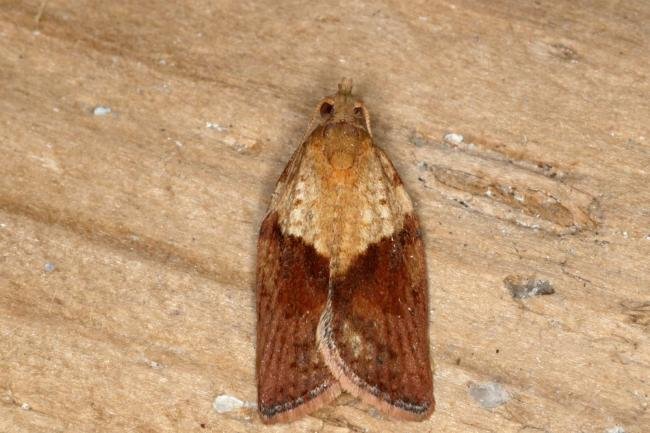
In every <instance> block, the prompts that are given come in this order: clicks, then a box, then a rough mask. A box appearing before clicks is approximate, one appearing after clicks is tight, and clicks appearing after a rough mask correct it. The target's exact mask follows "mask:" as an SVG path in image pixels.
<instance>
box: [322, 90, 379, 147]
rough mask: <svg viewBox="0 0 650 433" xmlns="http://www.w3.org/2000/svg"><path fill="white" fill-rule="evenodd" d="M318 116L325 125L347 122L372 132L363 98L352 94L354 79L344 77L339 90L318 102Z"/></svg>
mask: <svg viewBox="0 0 650 433" xmlns="http://www.w3.org/2000/svg"><path fill="white" fill-rule="evenodd" d="M317 116H318V117H319V119H320V121H319V123H320V124H321V125H322V126H323V127H327V126H328V125H332V126H333V125H336V124H341V123H344V124H347V126H352V127H355V128H358V129H362V130H364V131H365V132H366V133H368V135H371V133H370V115H369V114H368V110H367V109H366V106H365V105H364V103H363V101H362V100H361V99H357V98H355V97H354V96H353V95H352V80H351V79H349V78H344V79H343V80H342V81H341V82H340V83H339V91H338V92H337V93H336V94H335V95H332V96H328V97H326V98H324V99H323V100H322V101H320V103H319V104H318V108H317Z"/></svg>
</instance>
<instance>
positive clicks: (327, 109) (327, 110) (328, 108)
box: [320, 102, 334, 118]
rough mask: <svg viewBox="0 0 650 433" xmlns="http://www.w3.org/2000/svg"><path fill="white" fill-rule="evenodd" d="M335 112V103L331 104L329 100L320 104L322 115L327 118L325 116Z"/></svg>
mask: <svg viewBox="0 0 650 433" xmlns="http://www.w3.org/2000/svg"><path fill="white" fill-rule="evenodd" d="M333 114H334V105H332V104H330V103H329V102H323V103H322V104H321V106H320V116H321V117H323V118H325V117H330V116H331V115H333Z"/></svg>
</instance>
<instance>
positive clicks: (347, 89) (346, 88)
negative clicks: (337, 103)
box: [339, 77, 352, 95]
mask: <svg viewBox="0 0 650 433" xmlns="http://www.w3.org/2000/svg"><path fill="white" fill-rule="evenodd" d="M351 94H352V79H351V78H345V77H344V78H343V79H342V80H341V82H340V83H339V95H351Z"/></svg>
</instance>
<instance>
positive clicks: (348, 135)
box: [323, 122, 366, 170]
mask: <svg viewBox="0 0 650 433" xmlns="http://www.w3.org/2000/svg"><path fill="white" fill-rule="evenodd" d="M364 132H365V131H363V130H361V129H359V128H358V127H356V126H354V125H351V124H349V123H346V122H340V123H331V124H328V125H326V126H325V130H324V134H323V138H324V140H323V141H324V142H323V144H324V150H325V156H326V157H327V160H328V161H329V163H330V164H331V166H332V168H334V169H336V170H346V169H349V168H350V167H352V166H353V165H354V163H355V161H356V159H357V156H358V155H359V154H360V153H361V152H363V151H364V150H365V147H366V142H365V138H366V137H365V134H364Z"/></svg>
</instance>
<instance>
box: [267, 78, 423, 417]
mask: <svg viewBox="0 0 650 433" xmlns="http://www.w3.org/2000/svg"><path fill="white" fill-rule="evenodd" d="M351 90H352V82H351V81H350V80H347V79H344V80H343V81H342V82H341V83H340V84H339V90H338V93H336V94H335V95H333V96H329V97H326V98H324V99H323V100H322V101H321V102H320V103H319V104H318V107H317V110H316V114H315V115H314V118H313V120H312V123H311V125H310V128H309V133H308V135H307V138H306V139H305V140H304V142H303V143H302V145H301V146H300V147H299V148H298V150H296V152H295V153H294V155H293V156H292V158H291V161H289V163H288V164H287V166H286V168H285V169H284V172H283V173H282V175H281V176H280V179H279V180H278V184H277V187H276V189H275V193H274V194H273V198H272V200H271V205H270V208H269V211H268V214H267V216H266V218H265V219H264V222H263V223H262V227H261V229H260V236H259V244H258V256H257V314H258V323H257V385H258V409H259V412H260V414H261V416H262V419H263V420H264V422H267V423H274V422H287V421H291V420H294V419H296V418H298V417H300V416H302V415H305V414H308V413H310V412H312V411H314V410H316V409H318V408H319V407H321V406H323V405H325V404H327V403H329V402H331V401H332V400H334V399H335V398H336V397H337V396H338V395H339V394H340V393H341V392H342V391H347V392H348V393H350V394H352V395H354V396H356V397H358V398H360V399H361V400H363V401H364V402H366V403H368V404H370V405H373V406H375V407H376V408H377V409H379V410H381V411H383V412H384V413H386V414H388V415H389V416H392V417H395V418H398V419H405V420H422V419H425V418H427V417H428V416H429V415H430V414H431V413H432V412H433V409H434V399H433V379H432V372H431V364H430V361H429V338H428V311H427V305H428V301H427V297H428V295H427V278H426V266H425V257H424V248H423V244H422V239H421V236H420V229H419V223H418V219H417V217H416V215H415V212H414V210H413V204H412V203H411V200H410V198H409V196H408V194H407V193H406V191H405V189H404V186H403V185H402V181H401V179H400V177H399V175H398V174H397V172H396V171H395V168H394V167H393V164H392V163H391V162H390V161H389V160H388V157H387V156H386V154H385V153H384V152H383V151H382V150H381V149H379V148H378V147H377V146H375V144H374V143H373V140H372V133H371V130H370V116H369V115H368V111H367V109H366V107H365V105H364V104H363V102H362V101H360V100H357V99H355V98H354V97H353V96H352V94H351Z"/></svg>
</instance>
